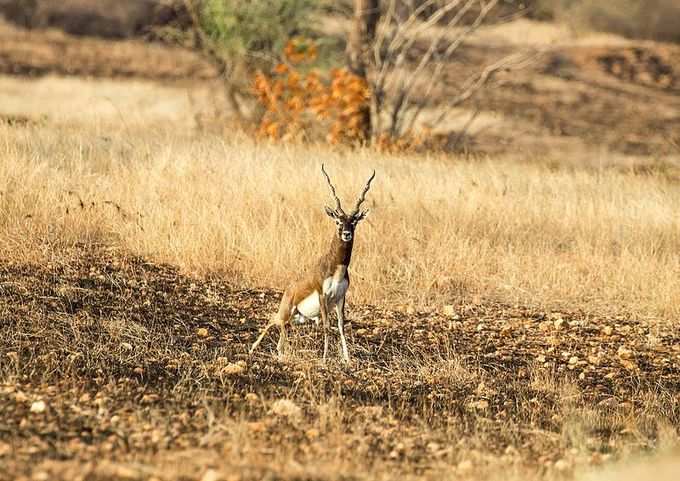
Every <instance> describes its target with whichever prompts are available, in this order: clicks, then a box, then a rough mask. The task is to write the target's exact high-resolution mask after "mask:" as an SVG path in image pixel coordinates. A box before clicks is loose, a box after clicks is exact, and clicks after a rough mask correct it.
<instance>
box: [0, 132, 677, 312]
mask: <svg viewBox="0 0 680 481" xmlns="http://www.w3.org/2000/svg"><path fill="white" fill-rule="evenodd" d="M0 129H1V134H2V138H3V139H4V141H3V143H2V144H0V155H1V156H2V158H3V159H5V162H3V163H2V165H1V166H0V179H1V183H0V202H1V204H0V205H1V208H0V249H1V250H2V252H3V253H4V254H3V256H4V257H10V258H20V257H22V256H23V257H24V258H26V259H30V258H35V259H36V260H37V261H43V260H44V256H49V255H50V254H49V252H50V247H51V245H53V244H55V243H56V244H64V243H76V242H94V241H100V240H101V239H102V238H104V239H106V240H107V241H108V242H114V243H118V244H121V245H123V246H126V247H128V248H130V249H132V250H133V251H136V252H139V253H142V254H144V255H147V256H151V257H153V258H155V259H158V260H162V261H167V262H171V263H173V264H177V265H180V266H182V267H183V268H185V269H186V270H188V271H196V272H207V271H219V272H223V273H228V275H229V278H230V279H233V280H243V281H247V282H248V283H250V284H257V285H268V286H283V285H284V283H285V282H287V281H288V280H289V279H290V278H291V277H293V276H296V275H298V273H299V266H300V265H303V264H307V263H310V262H313V261H314V260H315V258H316V257H317V255H318V254H319V253H321V252H322V251H323V250H324V249H325V247H326V245H327V244H328V242H329V240H330V237H331V236H332V235H333V232H334V230H333V228H332V226H331V225H330V223H329V221H328V219H327V218H326V216H325V215H324V212H323V208H322V206H323V204H324V203H326V202H328V200H329V193H328V192H327V186H326V185H325V183H324V182H323V178H322V176H321V175H320V172H319V166H320V163H321V161H324V162H326V165H327V166H328V168H329V171H330V172H331V175H332V177H333V179H334V181H335V182H336V183H337V185H338V186H339V189H340V195H341V197H342V198H345V199H349V198H353V196H355V195H356V193H357V189H359V188H360V187H361V186H362V185H363V182H364V180H365V177H366V175H367V173H369V172H370V170H371V169H372V168H375V169H376V170H377V172H378V177H377V178H376V182H375V185H374V188H373V189H372V190H371V193H370V195H369V198H368V199H367V202H368V204H369V205H368V207H370V208H371V211H372V212H371V215H370V216H369V218H368V220H367V222H365V223H364V224H362V226H361V227H360V229H359V231H358V233H357V235H358V237H357V243H356V245H355V256H354V258H353V266H352V270H353V277H352V279H353V289H352V290H351V291H350V296H351V300H352V301H354V302H357V301H358V302H370V303H390V304H393V305H394V304H397V305H402V306H408V305H428V306H434V305H438V304H441V303H448V302H451V300H455V299H460V298H466V299H470V298H476V297H496V298H500V299H502V300H506V301H521V302H528V303H531V304H536V305H539V306H546V307H547V306H550V307H558V306H563V307H566V308H569V309H578V308H583V309H593V310H600V309H602V310H607V311H617V312H621V311H629V312H630V313H632V314H633V315H645V316H652V315H654V316H663V317H666V318H668V319H674V320H675V319H678V318H679V317H680V308H679V307H678V304H677V299H678V298H679V297H680V282H679V281H678V275H677V274H678V269H679V268H680V259H679V258H678V252H680V221H679V220H678V219H679V218H678V215H677V208H676V206H677V205H679V202H680V194H679V193H678V189H677V187H676V186H675V185H672V184H669V183H668V181H667V180H666V179H665V178H664V177H663V176H662V175H661V174H658V175H657V174H655V173H653V172H652V173H648V174H645V175H637V174H635V173H634V172H616V171H610V170H601V169H595V170H592V171H591V170H585V169H577V170H574V169H566V168H565V169H560V168H559V167H557V168H556V167H555V166H554V165H553V166H552V167H547V166H544V165H543V164H533V163H526V162H524V163H523V162H518V161H516V160H513V159H493V160H491V159H488V160H479V161H463V160H456V159H451V158H449V159H445V158H442V159H437V158H411V157H409V156H389V155H379V154H376V153H375V152H372V151H370V150H365V151H358V152H344V151H343V152H334V151H330V150H328V149H327V148H300V147H294V146H280V145H279V146H276V145H269V144H266V143H254V142H252V141H250V140H246V139H232V140H226V141H225V140H221V139H218V138H214V137H210V136H199V137H197V138H196V137H189V136H181V135H177V133H176V132H175V131H164V130H161V129H159V130H152V129H148V128H147V129H144V130H143V131H133V130H128V131H124V132H122V133H120V134H119V135H114V136H112V137H109V136H107V137H105V138H104V137H102V136H101V134H100V133H98V132H99V128H94V129H92V130H88V129H87V128H78V129H76V128H70V127H59V128H56V127H54V126H51V127H49V128H44V127H40V126H37V127H26V128H14V127H10V126H7V125H2V126H0ZM71 192H72V193H73V194H71ZM81 201H82V205H81ZM36 252H43V253H44V256H43V257H40V256H38V257H36Z"/></svg>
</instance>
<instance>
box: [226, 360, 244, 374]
mask: <svg viewBox="0 0 680 481" xmlns="http://www.w3.org/2000/svg"><path fill="white" fill-rule="evenodd" d="M245 370H246V363H245V361H238V362H230V363H229V364H227V365H226V366H224V368H223V369H222V372H223V373H224V374H226V375H227V376H235V375H237V374H242V373H243V372H245Z"/></svg>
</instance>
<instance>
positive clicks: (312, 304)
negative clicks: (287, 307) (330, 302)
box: [295, 291, 321, 322]
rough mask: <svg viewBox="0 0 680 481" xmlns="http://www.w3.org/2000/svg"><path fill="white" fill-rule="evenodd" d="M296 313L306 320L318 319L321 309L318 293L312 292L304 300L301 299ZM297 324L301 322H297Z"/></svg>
mask: <svg viewBox="0 0 680 481" xmlns="http://www.w3.org/2000/svg"><path fill="white" fill-rule="evenodd" d="M295 307H296V308H297V311H298V312H299V313H300V314H302V315H303V316H304V317H306V318H307V319H315V318H318V317H319V313H320V312H321V308H320V306H319V293H318V292H316V291H314V292H312V293H311V294H310V295H308V296H307V297H305V298H304V299H302V300H301V301H300V302H299V303H298V305H297V306H295ZM298 322H303V321H301V320H298Z"/></svg>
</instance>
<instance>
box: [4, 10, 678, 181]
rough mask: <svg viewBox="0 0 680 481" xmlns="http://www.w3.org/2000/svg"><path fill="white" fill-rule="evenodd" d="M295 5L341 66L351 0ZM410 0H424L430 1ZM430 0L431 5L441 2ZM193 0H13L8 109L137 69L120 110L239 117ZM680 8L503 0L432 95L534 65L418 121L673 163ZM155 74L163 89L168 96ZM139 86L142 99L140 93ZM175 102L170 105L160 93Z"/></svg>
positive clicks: (466, 136)
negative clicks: (489, 71) (518, 55)
mask: <svg viewBox="0 0 680 481" xmlns="http://www.w3.org/2000/svg"><path fill="white" fill-rule="evenodd" d="M208 3H209V4H210V3H211V2H208ZM212 3H213V4H219V2H212ZM227 3H229V2H227ZM286 3H290V4H291V5H292V7H290V8H302V6H303V5H304V8H306V9H308V10H313V12H311V13H310V14H309V15H308V16H305V17H304V20H305V21H307V22H309V23H308V25H305V33H306V34H308V35H310V36H311V37H312V38H314V39H315V40H316V41H317V42H318V43H319V44H320V45H321V47H322V49H323V51H322V55H323V56H324V59H325V61H326V63H327V64H328V65H329V66H332V65H334V64H337V65H342V64H343V63H344V61H343V55H344V51H345V49H346V47H345V45H346V39H347V38H348V34H349V31H350V29H351V24H352V21H351V16H352V4H351V2H326V3H325V2H303V1H298V2H294V1H291V2H283V4H286ZM385 3H387V2H385ZM396 3H397V4H399V3H401V4H403V5H405V6H406V7H404V8H407V7H408V6H410V7H411V8H413V7H414V5H415V6H416V7H418V6H422V5H423V4H424V3H425V4H427V3H428V2H408V1H404V2H396ZM429 3H430V4H431V5H429V7H428V8H430V9H433V8H435V7H436V5H437V4H438V2H429ZM439 3H446V2H439ZM482 3H483V2H482ZM190 4H191V2H188V3H187V2H182V1H179V2H171V1H160V0H119V1H118V0H96V1H95V0H0V18H2V19H4V20H2V21H1V23H0V74H1V75H3V76H4V77H3V79H2V80H0V97H3V100H4V101H3V102H2V103H0V116H2V117H3V118H6V119H12V118H21V119H25V120H27V121H30V120H35V119H36V118H51V119H53V120H56V119H58V118H61V117H63V116H64V112H63V109H59V107H58V106H57V105H56V103H57V102H56V100H55V98H54V95H53V94H56V93H57V92H58V91H59V89H60V88H61V89H62V90H63V89H66V90H68V91H69V92H72V94H73V95H78V92H79V91H80V92H85V91H88V89H87V88H85V89H80V88H78V79H84V78H87V79H88V82H90V84H91V82H93V81H95V80H96V79H99V80H101V81H102V82H103V85H106V84H107V82H109V83H108V85H109V87H110V88H112V89H114V90H115V86H113V85H111V84H110V81H111V80H112V79H116V80H121V79H127V80H128V81H132V82H134V81H140V80H144V81H150V82H151V84H147V85H146V86H145V87H143V88H141V89H140V90H139V92H137V87H139V85H140V84H138V83H137V84H135V85H136V86H137V87H131V86H129V87H130V88H128V87H123V90H124V91H126V94H125V97H126V99H125V100H124V99H122V98H121V99H118V100H116V96H117V94H116V93H114V92H113V91H111V90H109V91H108V93H107V94H106V95H105V97H106V99H105V100H102V98H99V102H100V103H101V102H103V103H104V104H114V106H116V108H111V105H104V106H103V107H102V109H103V111H107V110H110V111H111V112H113V113H114V115H118V113H117V112H118V111H119V110H120V109H121V108H124V109H126V111H128V112H129V109H133V108H134V107H133V106H134V105H138V106H139V108H137V109H135V110H136V111H138V112H139V113H140V115H143V112H150V111H154V112H156V113H157V114H158V115H157V116H155V117H154V118H155V119H156V120H162V119H163V118H164V117H163V115H165V114H167V116H168V118H169V119H178V118H180V119H184V120H185V121H186V122H187V123H188V124H189V125H191V126H192V127H194V128H199V129H206V128H209V129H217V130H220V129H223V128H224V125H228V126H232V125H233V124H232V123H230V120H229V119H231V118H232V117H233V114H234V112H233V108H234V104H233V103H232V102H229V100H230V99H229V98H225V95H226V97H229V94H225V92H224V89H222V88H221V85H222V82H220V80H219V77H220V76H221V75H222V76H224V70H225V68H224V67H223V68H220V65H219V64H215V62H211V59H210V57H209V56H206V55H205V51H203V52H202V51H201V50H200V49H197V48H195V43H192V41H191V35H190V34H191V32H190V31H191V30H192V19H191V14H190V12H189V11H187V8H186V6H187V5H190ZM310 4H311V5H312V6H311V7H310ZM426 6H427V5H426ZM423 10H424V11H425V10H427V9H423ZM218 13H219V12H218ZM306 15H307V14H306ZM467 16H468V17H469V18H467V17H464V18H463V19H462V20H461V22H459V25H463V26H465V25H468V24H469V23H470V22H472V21H473V20H474V19H475V10H474V9H473V10H471V11H470V12H468V14H467ZM300 18H303V17H300ZM677 18H680V2H677V1H675V0H654V1H652V2H650V1H645V2H643V1H640V0H616V1H612V2H597V1H594V0H534V1H525V2H513V1H505V2H499V3H498V5H497V6H496V7H495V8H494V10H493V11H492V13H491V14H490V15H489V16H488V17H486V19H485V21H484V24H483V25H481V26H480V27H479V28H478V29H476V30H475V31H474V32H472V33H471V34H470V35H466V36H465V37H464V39H463V45H462V46H461V47H460V48H459V49H458V50H457V51H456V53H455V55H452V56H451V58H450V59H447V63H446V65H445V68H444V74H443V75H442V82H441V85H440V86H439V87H438V88H435V89H433V90H432V91H431V92H429V93H428V96H429V97H430V99H429V102H430V105H433V104H438V103H442V102H444V101H445V100H444V99H446V98H447V97H451V96H452V95H453V94H454V93H455V90H456V88H457V86H459V85H461V84H463V83H464V82H465V81H466V80H467V79H469V78H471V77H473V76H474V75H475V73H476V72H481V71H483V69H484V68H485V66H488V65H491V64H493V63H494V62H496V61H498V60H499V59H503V58H504V57H505V56H508V55H510V54H512V53H513V52H518V51H523V52H531V59H530V61H529V62H526V63H525V64H524V65H522V66H521V68H512V69H507V71H504V70H503V69H500V70H499V71H498V72H494V76H493V79H491V80H490V81H489V82H488V83H486V84H485V85H484V87H483V88H481V89H480V90H479V91H478V92H476V93H475V95H472V96H471V97H470V98H469V99H466V101H465V102H461V103H460V104H457V105H455V106H452V107H451V108H450V109H449V112H447V120H446V122H442V123H440V124H438V125H436V126H433V125H431V124H432V122H430V120H431V119H432V117H434V113H432V114H431V115H429V116H428V113H427V109H424V110H425V113H424V114H423V115H422V116H421V119H424V120H422V123H419V124H418V125H419V126H420V127H425V128H427V129H428V133H429V134H428V135H432V136H433V137H435V138H436V139H437V142H436V145H437V147H438V148H443V149H445V150H455V151H459V152H461V151H462V152H467V153H486V154H497V153H522V154H531V155H546V154H549V153H550V152H554V151H555V150H556V149H557V150H559V151H560V152H561V153H567V154H568V157H569V158H570V159H573V160H574V161H575V162H582V161H583V162H592V159H593V158H594V157H598V158H599V159H600V160H598V162H599V163H600V164H601V163H602V162H606V163H612V164H616V165H630V164H631V163H634V164H640V163H642V164H644V165H645V166H646V167H644V168H654V169H656V168H661V169H667V170H668V169H670V170H672V168H673V165H674V164H673V163H672V162H671V163H670V164H669V165H660V164H663V163H664V162H667V159H668V158H669V157H670V158H675V157H676V156H677V152H678V150H677V149H678V147H677V133H676V132H678V131H680V95H678V94H680V79H679V77H678V75H679V74H678V68H679V67H678V65H680V46H679V45H678V44H677V43H675V42H677V41H678V40H680V33H679V32H680V30H678V29H677V28H675V27H676V22H674V19H677ZM446 21H447V17H443V18H442V19H441V20H440V22H439V24H440V27H442V28H445V27H446V25H447V23H446ZM292 33H297V32H292ZM185 34H186V35H185ZM407 62H408V64H409V66H408V67H407V68H415V63H414V62H415V60H414V59H410V60H408V61H407ZM260 67H261V65H259V66H258V68H260ZM221 70H222V72H221ZM253 72H254V69H253V70H251V71H245V70H243V71H240V72H239V71H236V70H233V71H231V75H232V77H236V76H239V75H240V76H242V77H243V78H242V79H240V80H239V82H240V83H241V86H240V91H239V95H242V96H249V95H250V91H249V89H250V88H251V85H252V82H253V79H252V76H253V75H252V74H253ZM27 78H28V79H31V80H32V82H31V83H29V84H26V83H25V82H23V81H21V82H19V84H20V85H21V86H22V89H26V90H25V92H18V91H17V90H16V88H17V86H16V85H15V81H16V80H18V79H27ZM49 82H55V85H54V86H53V87H52V86H50V85H49V84H48V83H49ZM232 83H233V82H232ZM3 85H4V87H2V86H3ZM13 85H14V87H12V86H13ZM116 85H118V86H121V85H122V84H120V83H117V84H116ZM151 85H153V86H157V87H158V88H159V89H160V90H159V91H158V95H155V94H154V93H153V92H154V88H152V87H151ZM40 92H43V94H44V95H45V96H49V97H50V98H49V99H45V100H46V101H40V102H35V104H34V107H31V108H29V109H28V111H22V109H25V108H26V104H24V107H21V108H20V107H19V106H18V105H17V102H16V101H12V98H11V97H12V96H13V95H16V94H17V93H19V94H22V93H24V94H25V95H27V96H29V97H33V98H36V96H39V95H42V94H40ZM50 92H52V93H50ZM243 92H245V93H243ZM131 95H139V98H136V99H134V100H133V99H131V97H130V96H131ZM95 97H97V96H96V95H95ZM156 97H157V99H156V100H153V99H154V98H156ZM173 99H174V100H173ZM48 100H49V101H48ZM70 101H74V99H73V98H71V99H70ZM161 101H162V102H163V103H164V106H160V105H159V104H158V103H157V102H161ZM87 102H89V103H91V105H92V111H94V112H97V111H100V110H102V109H99V110H98V108H97V107H96V105H97V103H98V100H97V99H96V98H95V99H93V98H91V96H90V97H88V100H87ZM50 105H52V107H50ZM428 108H429V107H428ZM173 109H180V110H175V111H174V112H173ZM54 110H57V111H56V112H55V111H54ZM163 112H164V113H163ZM100 113H101V112H100ZM75 115H77V114H76V113H73V112H72V113H71V116H75ZM189 119H190V120H189ZM605 154H606V155H605ZM605 158H606V160H602V159H605ZM650 158H653V160H650ZM648 164H653V165H652V166H651V167H650V166H649V165H648Z"/></svg>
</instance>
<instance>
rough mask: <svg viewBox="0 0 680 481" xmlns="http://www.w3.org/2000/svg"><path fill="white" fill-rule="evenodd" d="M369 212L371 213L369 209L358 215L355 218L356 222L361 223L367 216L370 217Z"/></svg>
mask: <svg viewBox="0 0 680 481" xmlns="http://www.w3.org/2000/svg"><path fill="white" fill-rule="evenodd" d="M368 212H369V211H368V209H366V210H362V211H361V212H359V213H358V214H356V215H355V216H354V222H359V221H360V220H364V218H366V216H367V215H368Z"/></svg>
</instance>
